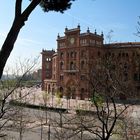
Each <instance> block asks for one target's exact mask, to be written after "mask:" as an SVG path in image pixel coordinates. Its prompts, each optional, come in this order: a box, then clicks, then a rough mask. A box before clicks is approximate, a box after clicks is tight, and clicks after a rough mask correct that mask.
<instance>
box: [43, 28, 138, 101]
mask: <svg viewBox="0 0 140 140" xmlns="http://www.w3.org/2000/svg"><path fill="white" fill-rule="evenodd" d="M103 41H104V36H103V33H101V34H100V35H99V34H97V33H96V31H95V32H94V33H91V32H90V30H89V29H88V30H87V31H86V32H85V33H81V32H80V26H77V28H74V29H68V28H65V35H64V36H63V37H60V36H59V35H58V37H57V52H55V51H53V50H52V51H50V50H42V83H43V84H42V85H43V86H42V88H43V90H46V91H47V92H48V93H51V94H55V93H56V92H57V91H60V92H61V93H62V96H63V97H64V98H65V97H67V98H73V99H76V98H77V99H88V98H89V97H90V89H91V87H90V86H91V85H90V84H89V79H90V78H91V77H90V74H91V73H92V72H93V71H94V70H95V69H96V70H97V68H98V70H100V66H101V65H102V64H101V63H102V62H103V61H104V60H105V59H107V58H108V59H109V60H111V61H110V62H111V63H112V62H113V65H112V66H113V69H117V71H118V72H117V73H118V75H119V79H118V80H119V81H122V82H123V83H125V84H127V85H129V86H131V87H132V89H133V91H135V93H136V95H138V96H139V94H140V42H135V43H133V42H128V43H111V44H104V43H103ZM126 97H127V95H126Z"/></svg>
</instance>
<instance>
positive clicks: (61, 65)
mask: <svg viewBox="0 0 140 140" xmlns="http://www.w3.org/2000/svg"><path fill="white" fill-rule="evenodd" d="M63 69H64V63H63V62H60V70H63Z"/></svg>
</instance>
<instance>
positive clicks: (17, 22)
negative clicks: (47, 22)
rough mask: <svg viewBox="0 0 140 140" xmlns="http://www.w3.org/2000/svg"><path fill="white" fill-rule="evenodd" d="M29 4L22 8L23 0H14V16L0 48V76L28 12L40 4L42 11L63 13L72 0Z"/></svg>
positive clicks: (37, 0) (54, 0) (34, 0)
mask: <svg viewBox="0 0 140 140" xmlns="http://www.w3.org/2000/svg"><path fill="white" fill-rule="evenodd" d="M30 1H31V2H30V4H29V5H28V6H27V7H26V8H25V10H23V9H22V3H23V0H16V2H15V17H14V20H13V24H12V26H11V29H10V31H9V33H8V35H7V37H6V39H5V41H4V43H3V45H2V47H1V50H0V78H1V76H2V74H3V69H4V67H5V64H6V62H7V60H8V58H9V56H10V53H11V52H12V50H13V48H14V44H15V42H16V39H17V37H18V34H19V32H20V30H21V28H22V27H23V26H24V25H25V22H26V21H27V20H28V18H29V16H30V14H31V13H32V12H33V11H34V9H35V8H36V7H37V6H38V5H40V6H41V7H42V9H43V11H44V12H49V11H56V12H61V13H63V12H64V11H65V10H67V9H69V8H70V7H71V4H72V3H71V1H74V0H30Z"/></svg>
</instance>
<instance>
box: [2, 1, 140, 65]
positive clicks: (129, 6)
mask: <svg viewBox="0 0 140 140" xmlns="http://www.w3.org/2000/svg"><path fill="white" fill-rule="evenodd" d="M28 4H29V0H23V9H24V8H25V7H26V6H27V5H28ZM139 5H140V0H76V1H75V2H73V4H72V6H71V9H69V10H67V11H65V13H64V14H61V13H56V12H48V13H44V12H43V11H42V9H41V8H40V7H39V6H38V7H37V8H36V9H35V10H34V11H33V12H32V14H31V16H30V17H29V19H28V21H27V22H26V23H25V26H24V27H23V28H22V29H21V31H20V33H19V36H18V39H17V41H16V43H15V46H14V50H13V51H12V53H11V56H10V57H9V59H8V62H7V64H6V66H8V67H11V66H13V65H14V64H15V63H16V61H17V60H18V59H19V58H20V59H22V60H23V61H24V59H30V58H31V59H33V58H36V57H38V56H40V59H39V63H40V64H39V67H41V55H40V53H41V51H42V49H46V50H52V49H55V50H56V49H57V44H56V43H57V42H56V39H57V35H58V33H59V34H60V36H63V35H64V30H65V27H67V28H68V29H71V28H76V27H77V25H78V24H80V27H81V32H86V30H87V28H88V27H89V29H90V31H91V32H94V31H95V29H96V30H97V33H98V34H101V32H103V33H104V42H105V43H107V42H108V41H109V40H108V38H107V35H108V33H109V32H110V31H113V32H112V33H111V36H112V37H111V41H112V42H135V41H137V42H140V38H139V37H138V36H136V35H135V33H136V31H137V30H136V28H137V21H138V20H139V16H140V8H139ZM14 8H15V0H1V4H0V46H2V44H3V42H4V40H5V37H6V35H7V33H8V31H9V29H10V27H11V25H12V22H13V18H14Z"/></svg>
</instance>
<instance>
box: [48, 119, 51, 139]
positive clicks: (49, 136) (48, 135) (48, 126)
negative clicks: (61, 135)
mask: <svg viewBox="0 0 140 140" xmlns="http://www.w3.org/2000/svg"><path fill="white" fill-rule="evenodd" d="M50 133H51V131H50V120H48V140H50Z"/></svg>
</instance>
